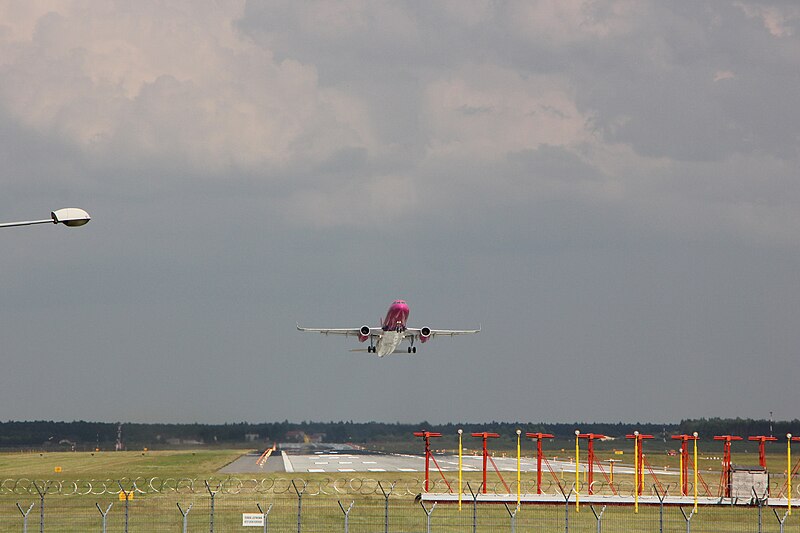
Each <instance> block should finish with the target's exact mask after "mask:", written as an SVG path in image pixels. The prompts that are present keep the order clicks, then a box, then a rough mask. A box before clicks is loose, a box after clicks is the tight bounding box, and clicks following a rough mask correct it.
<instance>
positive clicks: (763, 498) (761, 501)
mask: <svg viewBox="0 0 800 533" xmlns="http://www.w3.org/2000/svg"><path fill="white" fill-rule="evenodd" d="M751 490H752V491H753V497H754V498H755V500H756V505H758V533H761V530H762V524H763V522H762V508H763V507H764V502H766V501H767V493H766V492H764V494H763V495H762V496H761V497H759V496H758V493H757V492H756V489H755V487H752V488H751ZM775 516H778V515H777V514H776V515H775ZM781 529H783V524H781Z"/></svg>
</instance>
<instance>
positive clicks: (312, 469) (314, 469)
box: [308, 468, 325, 472]
mask: <svg viewBox="0 0 800 533" xmlns="http://www.w3.org/2000/svg"><path fill="white" fill-rule="evenodd" d="M308 471H309V472H325V469H324V468H309V469H308Z"/></svg>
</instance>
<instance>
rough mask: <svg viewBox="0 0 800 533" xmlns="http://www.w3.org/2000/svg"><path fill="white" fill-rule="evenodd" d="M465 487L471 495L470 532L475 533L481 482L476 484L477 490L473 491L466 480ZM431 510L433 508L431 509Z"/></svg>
mask: <svg viewBox="0 0 800 533" xmlns="http://www.w3.org/2000/svg"><path fill="white" fill-rule="evenodd" d="M467 488H468V489H469V493H470V494H471V495H472V533H477V531H478V496H479V495H480V493H481V491H482V490H483V482H481V484H480V486H478V492H473V490H472V487H471V486H470V484H469V481H467ZM431 510H433V509H431Z"/></svg>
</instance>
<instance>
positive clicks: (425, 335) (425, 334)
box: [419, 326, 431, 342]
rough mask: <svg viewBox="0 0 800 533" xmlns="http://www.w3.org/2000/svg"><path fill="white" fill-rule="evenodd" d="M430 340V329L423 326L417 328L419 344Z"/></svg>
mask: <svg viewBox="0 0 800 533" xmlns="http://www.w3.org/2000/svg"><path fill="white" fill-rule="evenodd" d="M430 338H431V328H429V327H428V326H423V327H421V328H419V342H426V341H427V340H428V339H430Z"/></svg>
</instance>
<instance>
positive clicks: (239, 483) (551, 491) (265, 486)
mask: <svg viewBox="0 0 800 533" xmlns="http://www.w3.org/2000/svg"><path fill="white" fill-rule="evenodd" d="M293 479H295V480H296V479H299V478H289V477H276V478H249V477H233V476H228V477H222V478H215V477H211V478H191V477H166V478H161V477H151V478H144V477H135V478H128V477H124V478H121V479H111V478H106V479H95V478H92V479H84V480H45V479H31V478H25V477H23V478H5V479H2V480H1V481H0V497H2V496H8V495H16V496H38V495H39V492H38V491H37V485H38V487H39V489H42V488H44V494H45V495H46V496H74V497H80V496H118V495H119V494H120V492H122V491H123V489H124V491H125V492H127V493H129V494H133V495H134V497H135V496H137V495H139V496H141V495H156V494H186V495H191V494H205V493H206V482H208V483H209V484H212V485H214V486H219V493H220V494H229V495H241V494H259V495H275V496H281V495H287V496H289V495H294V494H295V491H294V488H293V487H292V480H293ZM304 483H305V485H306V490H305V492H304V494H305V495H307V496H342V495H359V496H365V497H370V496H381V497H384V491H383V490H381V485H380V483H383V484H384V487H385V486H386V485H387V484H391V485H393V489H392V491H391V493H390V494H389V496H391V497H405V496H416V495H418V494H420V493H422V492H423V491H424V487H425V481H424V480H423V479H418V478H399V479H395V480H391V481H390V480H378V479H374V478H370V477H352V478H347V477H326V478H320V479H310V480H304ZM688 485H689V493H690V494H691V493H692V491H693V486H692V484H691V482H690V483H688ZM566 486H569V487H574V486H575V484H574V482H571V483H569V484H568V485H564V484H563V483H562V484H559V483H558V482H557V481H556V480H552V479H550V480H542V485H541V487H540V490H541V492H542V494H544V495H552V496H556V495H562V491H563V487H566ZM576 487H577V490H578V491H579V492H580V493H581V494H587V493H588V489H589V486H588V484H587V483H585V482H579V483H578V484H577V486H576ZM591 488H592V492H593V493H594V494H596V495H608V496H613V495H618V496H633V493H634V484H633V482H632V481H629V480H623V481H619V482H617V481H615V482H613V483H609V482H606V481H595V482H594V483H592V487H591ZM663 488H664V489H665V490H666V492H667V494H671V495H678V494H679V492H680V488H679V486H678V484H677V483H672V482H668V483H665V484H664V485H663ZM708 488H709V492H710V493H711V494H712V495H717V494H719V486H717V485H709V487H708ZM782 488H783V487H782V486H780V484H779V483H778V482H776V481H771V482H770V494H775V495H779V497H783V496H784V495H782V494H780V492H781V490H782ZM793 489H794V490H793V492H795V493H796V494H797V495H798V496H800V486H796V487H794V488H793ZM453 490H457V488H456V487H455V486H454V485H453V483H452V482H450V484H449V485H448V482H447V481H445V480H443V479H431V480H430V481H429V486H428V492H430V493H451V492H453ZM463 490H464V494H468V492H469V491H468V490H467V487H466V486H464V488H463ZM486 492H487V493H489V494H494V495H503V494H508V493H509V490H508V489H507V488H506V486H505V485H504V484H503V483H502V482H501V481H499V480H497V481H491V482H489V483H487V486H486ZM511 492H512V493H516V483H512V484H511ZM520 492H521V493H523V494H534V493H536V492H537V487H536V482H535V481H530V480H524V481H523V482H522V483H521V484H520ZM701 492H702V494H703V495H704V494H705V487H703V490H702V491H701ZM646 494H647V495H649V496H656V493H655V492H654V489H653V487H648V488H647V489H646Z"/></svg>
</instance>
